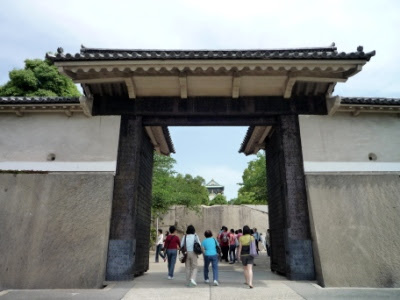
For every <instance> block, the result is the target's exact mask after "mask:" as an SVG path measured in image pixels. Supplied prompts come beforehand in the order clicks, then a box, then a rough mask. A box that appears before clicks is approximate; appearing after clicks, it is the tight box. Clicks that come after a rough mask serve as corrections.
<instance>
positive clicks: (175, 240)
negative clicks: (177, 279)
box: [165, 226, 180, 279]
mask: <svg viewBox="0 0 400 300" xmlns="http://www.w3.org/2000/svg"><path fill="white" fill-rule="evenodd" d="M179 244H180V240H179V236H177V235H176V228H175V226H170V227H169V235H168V236H167V238H166V239H165V249H166V251H167V257H168V279H174V270H175V264H176V257H177V256H178V249H180V246H179Z"/></svg>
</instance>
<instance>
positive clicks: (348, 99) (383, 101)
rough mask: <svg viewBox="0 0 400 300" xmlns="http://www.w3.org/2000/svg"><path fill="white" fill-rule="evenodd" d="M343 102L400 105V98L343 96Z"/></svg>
mask: <svg viewBox="0 0 400 300" xmlns="http://www.w3.org/2000/svg"><path fill="white" fill-rule="evenodd" d="M340 103H341V104H354V105H396V106H397V105H400V98H372V97H342V101H341V102H340Z"/></svg>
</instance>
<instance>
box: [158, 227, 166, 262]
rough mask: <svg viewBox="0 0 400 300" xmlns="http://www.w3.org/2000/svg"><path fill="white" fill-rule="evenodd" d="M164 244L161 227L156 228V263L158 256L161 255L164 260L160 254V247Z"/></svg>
mask: <svg viewBox="0 0 400 300" xmlns="http://www.w3.org/2000/svg"><path fill="white" fill-rule="evenodd" d="M163 244H164V235H163V233H162V229H158V237H157V243H156V263H158V256H161V257H162V259H164V261H165V257H164V255H163V254H162V251H161V249H162V247H163Z"/></svg>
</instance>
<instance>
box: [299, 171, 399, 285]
mask: <svg viewBox="0 0 400 300" xmlns="http://www.w3.org/2000/svg"><path fill="white" fill-rule="evenodd" d="M306 180H307V188H308V200H309V208H310V217H311V230H312V236H313V243H314V244H313V248H314V258H315V266H316V272H317V276H318V281H319V283H320V284H322V285H324V286H327V287H335V286H338V287H340V286H342V287H346V286H351V287H397V288H398V287H400V254H399V249H400V196H399V195H400V173H399V174H386V175H385V174H375V175H372V174H369V175H367V174H365V175H343V174H342V175H340V174H338V175H326V174H325V175H322V174H321V175H307V176H306Z"/></svg>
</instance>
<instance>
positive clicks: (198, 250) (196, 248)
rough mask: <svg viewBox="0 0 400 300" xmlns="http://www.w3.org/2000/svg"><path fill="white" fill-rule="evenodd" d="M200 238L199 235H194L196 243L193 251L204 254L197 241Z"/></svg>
mask: <svg viewBox="0 0 400 300" xmlns="http://www.w3.org/2000/svg"><path fill="white" fill-rule="evenodd" d="M198 239H199V238H198V237H197V235H195V236H194V244H193V252H194V253H196V254H197V255H200V254H203V250H202V249H201V246H200V244H199V243H198V242H197V240H198Z"/></svg>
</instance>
